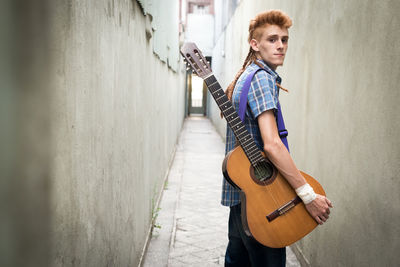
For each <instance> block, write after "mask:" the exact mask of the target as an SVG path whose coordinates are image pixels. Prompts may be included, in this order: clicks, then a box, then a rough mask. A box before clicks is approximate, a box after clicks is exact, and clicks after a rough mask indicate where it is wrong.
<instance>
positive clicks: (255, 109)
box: [221, 60, 281, 206]
mask: <svg viewBox="0 0 400 267" xmlns="http://www.w3.org/2000/svg"><path fill="white" fill-rule="evenodd" d="M258 62H259V63H260V64H261V65H262V66H263V68H264V70H265V71H262V70H260V71H258V72H256V74H255V75H254V77H253V79H252V81H251V85H250V88H249V94H248V98H247V103H248V104H247V109H246V115H245V119H244V124H245V126H246V128H247V130H248V131H249V133H250V135H251V136H252V137H253V139H254V140H255V142H256V144H257V145H258V147H259V148H260V150H263V147H264V145H263V141H262V139H261V134H260V130H259V128H258V123H257V117H258V116H259V115H260V114H261V113H262V112H264V111H266V110H270V109H274V110H276V109H277V107H278V98H279V88H278V87H277V86H276V83H281V78H280V77H279V76H278V74H277V73H276V72H275V71H273V70H272V69H271V68H270V67H269V66H268V65H267V64H265V63H264V61H262V60H258ZM256 68H258V66H257V65H256V64H254V63H252V64H251V65H249V66H248V67H247V68H246V69H245V71H244V72H243V73H242V75H241V76H240V77H239V79H238V81H237V83H236V86H235V89H234V91H233V95H232V103H233V106H234V108H235V109H236V110H237V111H238V110H239V100H240V94H241V92H242V87H243V84H244V82H245V80H246V77H247V76H248V75H249V74H250V73H251V72H252V71H253V70H255V69H256ZM235 144H236V138H235V136H234V134H233V131H232V130H231V129H230V128H229V126H227V131H226V147H225V154H227V153H228V152H229V151H231V150H232V149H233V148H234V147H235ZM239 203H240V194H239V189H236V188H234V187H233V186H231V185H230V184H229V183H228V182H227V181H226V180H225V178H224V179H223V184H222V200H221V204H222V205H224V206H234V205H237V204H239Z"/></svg>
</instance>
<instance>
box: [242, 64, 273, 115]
mask: <svg viewBox="0 0 400 267" xmlns="http://www.w3.org/2000/svg"><path fill="white" fill-rule="evenodd" d="M275 86H276V84H275V81H274V80H273V79H272V77H271V76H270V75H269V74H268V73H267V72H266V71H258V72H256V74H255V75H254V77H253V79H252V80H251V86H250V89H249V94H248V104H249V106H250V111H251V113H252V114H253V116H254V118H257V117H258V116H259V115H260V114H261V113H263V112H264V111H267V110H270V109H276V108H277V105H276V102H275V100H274V99H275V97H274V94H273V92H274V88H275Z"/></svg>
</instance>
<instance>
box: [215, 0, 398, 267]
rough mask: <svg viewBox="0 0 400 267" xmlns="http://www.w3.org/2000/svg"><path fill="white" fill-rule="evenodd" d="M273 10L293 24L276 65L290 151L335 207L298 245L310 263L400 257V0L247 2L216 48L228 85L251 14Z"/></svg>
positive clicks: (392, 261) (390, 261)
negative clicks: (282, 61)
mask: <svg viewBox="0 0 400 267" xmlns="http://www.w3.org/2000/svg"><path fill="white" fill-rule="evenodd" d="M266 9H282V10H284V11H286V12H287V13H288V14H289V15H290V16H291V17H292V19H293V23H294V24H293V26H292V28H291V29H290V31H289V32H290V42H289V51H288V54H287V57H286V62H285V65H284V67H281V68H278V73H280V75H281V76H282V78H283V86H284V87H287V88H288V89H289V90H290V93H289V94H286V93H284V92H281V97H280V99H281V102H282V106H283V113H284V116H285V119H286V123H287V127H288V130H289V144H290V145H291V153H292V156H293V157H294V159H295V162H296V164H297V166H298V167H299V168H300V169H302V170H304V171H306V172H308V173H310V174H311V175H313V176H315V177H316V178H317V179H318V180H319V181H320V182H321V184H322V185H323V186H324V188H325V190H326V192H327V195H328V197H329V198H330V199H331V200H332V201H333V203H334V206H335V208H334V209H333V211H332V215H331V218H330V220H329V222H328V223H327V224H325V225H323V226H322V227H318V228H317V229H316V230H315V231H314V232H312V233H311V234H310V235H309V236H307V237H306V238H304V239H303V240H301V241H299V242H298V243H297V244H296V246H297V251H298V252H300V253H301V254H302V255H303V257H304V261H303V264H306V263H307V262H308V263H309V264H310V265H311V266H395V265H398V263H399V262H400V256H399V253H398V252H397V251H398V250H399V249H400V239H399V236H400V225H399V221H400V194H399V192H398V191H399V188H400V179H399V178H400V177H399V172H400V165H399V161H400V143H399V141H398V136H399V132H400V121H399V119H398V114H399V113H400V107H399V101H400V90H399V84H400V68H399V65H400V48H399V46H398V45H397V44H398V43H399V42H400V19H399V17H398V13H399V12H400V2H399V1H389V0H385V1H327V0H324V1H316V0H315V1H311V0H309V1H288V0H286V1H265V0H261V1H242V2H241V3H240V5H239V7H238V9H237V10H236V13H235V15H234V17H233V19H232V20H231V22H230V24H229V25H228V27H227V29H226V31H225V32H224V34H223V35H221V36H220V38H219V39H218V42H217V43H216V46H215V48H214V52H213V70H214V72H215V74H216V75H217V77H218V78H219V79H220V83H221V84H222V85H223V86H224V87H225V86H226V85H227V84H228V83H229V82H230V81H231V80H232V79H233V77H234V74H235V73H236V72H237V70H238V69H239V68H240V66H241V64H242V62H243V60H244V58H245V56H246V53H247V51H248V45H247V42H246V38H247V27H248V22H249V20H250V19H251V18H252V17H254V16H255V15H256V14H257V13H259V12H261V11H263V10H266ZM216 16H217V14H216ZM221 51H224V53H223V54H224V55H225V57H222V56H221V54H222V53H221ZM218 113H219V111H217V110H216V106H215V105H214V107H213V108H212V109H211V116H210V117H211V118H212V120H213V121H214V123H215V124H216V125H217V127H218V129H220V132H221V134H224V127H225V123H224V122H223V121H221V120H220V119H219V118H218Z"/></svg>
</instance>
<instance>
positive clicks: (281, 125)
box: [239, 67, 290, 151]
mask: <svg viewBox="0 0 400 267" xmlns="http://www.w3.org/2000/svg"><path fill="white" fill-rule="evenodd" d="M259 70H264V69H262V68H260V67H258V68H256V69H255V70H253V71H252V72H251V73H250V74H249V75H248V76H247V77H246V80H245V81H244V84H243V88H242V92H241V94H240V100H239V117H240V119H241V120H242V121H243V123H244V115H245V113H246V108H247V96H248V94H249V89H250V85H251V80H252V79H253V77H254V75H255V74H256V72H257V71H259ZM277 106H278V107H277V112H276V114H275V117H276V124H277V127H278V133H279V137H280V138H281V140H282V143H283V144H284V145H285V146H286V148H287V150H288V151H290V150H289V144H288V141H287V136H288V131H287V130H286V128H285V122H284V121H283V116H282V110H281V105H280V103H279V100H278V104H277Z"/></svg>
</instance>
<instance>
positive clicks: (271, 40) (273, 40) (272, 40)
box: [268, 39, 276, 43]
mask: <svg viewBox="0 0 400 267" xmlns="http://www.w3.org/2000/svg"><path fill="white" fill-rule="evenodd" d="M268 41H270V42H271V43H274V42H275V41H276V39H268Z"/></svg>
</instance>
